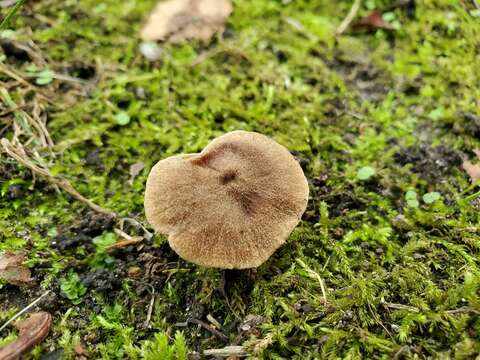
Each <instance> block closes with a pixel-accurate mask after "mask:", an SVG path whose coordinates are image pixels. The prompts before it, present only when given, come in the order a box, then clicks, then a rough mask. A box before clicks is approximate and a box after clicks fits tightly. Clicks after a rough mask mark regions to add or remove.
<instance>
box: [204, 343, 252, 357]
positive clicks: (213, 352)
mask: <svg viewBox="0 0 480 360" xmlns="http://www.w3.org/2000/svg"><path fill="white" fill-rule="evenodd" d="M203 355H205V356H218V357H229V356H237V357H245V356H247V355H248V354H247V352H246V351H245V348H244V347H243V346H240V345H238V346H225V347H224V348H222V349H208V350H204V351H203Z"/></svg>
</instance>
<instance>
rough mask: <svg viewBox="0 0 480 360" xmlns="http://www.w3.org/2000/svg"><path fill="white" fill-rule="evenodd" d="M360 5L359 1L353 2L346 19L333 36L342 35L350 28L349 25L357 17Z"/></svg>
mask: <svg viewBox="0 0 480 360" xmlns="http://www.w3.org/2000/svg"><path fill="white" fill-rule="evenodd" d="M360 3H361V0H355V1H354V2H353V5H352V7H351V8H350V11H349V12H348V14H347V17H346V18H345V19H343V21H342V23H341V24H340V26H339V27H338V28H337V30H336V31H335V35H337V36H339V35H342V34H343V33H344V32H345V30H347V28H348V27H349V26H350V23H351V22H352V20H353V19H354V18H355V16H356V15H357V12H358V10H359V9H360Z"/></svg>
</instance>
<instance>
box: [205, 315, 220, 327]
mask: <svg viewBox="0 0 480 360" xmlns="http://www.w3.org/2000/svg"><path fill="white" fill-rule="evenodd" d="M207 320H208V321H210V322H211V323H212V324H213V326H215V327H216V328H217V329H221V328H222V324H220V323H219V322H218V320H217V319H215V318H214V317H213V316H212V315H211V314H208V315H207Z"/></svg>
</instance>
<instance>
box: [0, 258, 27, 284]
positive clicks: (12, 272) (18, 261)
mask: <svg viewBox="0 0 480 360" xmlns="http://www.w3.org/2000/svg"><path fill="white" fill-rule="evenodd" d="M24 261H25V256H23V255H20V254H15V253H13V252H9V251H7V252H4V253H2V254H0V279H4V280H6V281H7V282H8V283H9V284H13V285H18V286H28V285H31V283H32V282H33V279H32V277H31V273H30V270H29V269H28V268H27V267H25V266H24V265H23V264H22V263H23V262H24Z"/></svg>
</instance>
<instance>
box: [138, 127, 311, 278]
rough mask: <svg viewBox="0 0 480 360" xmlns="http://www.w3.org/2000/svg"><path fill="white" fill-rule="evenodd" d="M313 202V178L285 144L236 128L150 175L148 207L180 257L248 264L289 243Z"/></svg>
mask: <svg viewBox="0 0 480 360" xmlns="http://www.w3.org/2000/svg"><path fill="white" fill-rule="evenodd" d="M307 201H308V183H307V179H306V178H305V175H304V174H303V171H302V169H301V167H300V165H299V164H298V162H297V161H296V160H295V159H294V157H293V156H292V155H291V154H290V153H289V151H288V150H287V149H286V148H285V147H283V146H282V145H280V144H278V143H276V142H275V141H273V140H272V139H270V138H268V137H266V136H265V135H262V134H258V133H254V132H246V131H234V132H230V133H227V134H225V135H222V136H220V137H218V138H216V139H214V140H213V141H212V142H211V143H210V144H208V145H207V147H205V149H204V150H203V151H202V152H201V153H199V154H188V155H178V156H172V157H169V158H167V159H164V160H161V161H159V162H158V163H157V164H156V165H155V166H154V167H153V168H152V170H151V172H150V174H149V176H148V180H147V187H146V191H145V212H146V216H147V220H148V221H149V222H150V224H152V226H153V227H154V228H155V230H156V231H158V232H161V233H166V234H168V241H169V243H170V246H171V247H172V248H173V250H175V252H177V253H178V254H179V255H180V256H181V257H182V258H184V259H186V260H188V261H191V262H193V263H196V264H198V265H203V266H209V267H218V268H225V269H232V268H236V269H245V268H251V267H257V266H259V265H261V264H262V263H263V262H265V261H266V260H267V259H268V258H269V257H270V255H272V253H273V252H274V251H275V250H276V249H277V248H278V247H279V246H280V245H282V244H283V243H284V242H285V240H286V239H287V237H288V235H289V234H290V232H291V231H292V230H293V228H294V227H295V226H296V225H297V224H298V222H299V221H300V217H301V216H302V214H303V212H304V211H305V208H306V206H307Z"/></svg>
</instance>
